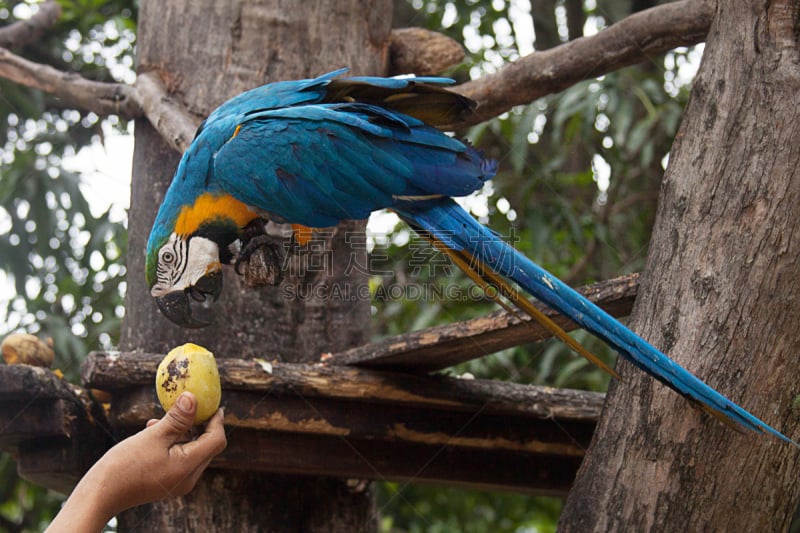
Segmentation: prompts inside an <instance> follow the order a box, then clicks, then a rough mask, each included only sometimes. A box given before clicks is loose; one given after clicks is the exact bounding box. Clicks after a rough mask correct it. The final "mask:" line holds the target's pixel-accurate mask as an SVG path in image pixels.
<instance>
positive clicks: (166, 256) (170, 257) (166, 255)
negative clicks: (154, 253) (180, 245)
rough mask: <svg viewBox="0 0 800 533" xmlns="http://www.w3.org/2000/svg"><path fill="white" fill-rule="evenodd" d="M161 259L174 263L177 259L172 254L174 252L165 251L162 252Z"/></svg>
mask: <svg viewBox="0 0 800 533" xmlns="http://www.w3.org/2000/svg"><path fill="white" fill-rule="evenodd" d="M161 260H162V261H164V262H165V263H172V262H173V261H174V260H175V256H174V255H172V252H164V253H163V254H161Z"/></svg>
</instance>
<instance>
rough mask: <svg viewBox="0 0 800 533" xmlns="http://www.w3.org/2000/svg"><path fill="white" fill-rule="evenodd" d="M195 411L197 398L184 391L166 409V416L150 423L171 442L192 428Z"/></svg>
mask: <svg viewBox="0 0 800 533" xmlns="http://www.w3.org/2000/svg"><path fill="white" fill-rule="evenodd" d="M196 411H197V399H196V398H195V397H194V394H192V393H191V392H184V393H182V394H181V395H180V396H178V399H177V400H175V404H174V405H173V406H172V407H171V408H170V410H169V411H167V414H166V416H164V418H162V419H161V420H159V421H158V422H157V423H156V424H152V425H154V426H155V427H156V428H157V429H158V432H159V433H160V435H161V436H162V437H163V438H165V439H167V440H168V441H169V442H170V444H172V443H174V442H175V441H177V440H178V439H179V438H181V437H182V436H183V435H184V434H185V433H186V432H187V431H189V430H190V429H192V425H193V424H194V414H195V412H196ZM148 427H151V424H150V422H148Z"/></svg>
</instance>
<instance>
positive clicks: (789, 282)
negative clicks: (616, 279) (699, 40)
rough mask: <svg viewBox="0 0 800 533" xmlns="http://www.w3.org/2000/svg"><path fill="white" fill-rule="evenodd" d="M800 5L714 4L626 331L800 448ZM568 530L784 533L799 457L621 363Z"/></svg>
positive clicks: (565, 523) (565, 520) (570, 508)
mask: <svg viewBox="0 0 800 533" xmlns="http://www.w3.org/2000/svg"><path fill="white" fill-rule="evenodd" d="M799 10H800V8H798V5H797V3H796V2H790V1H788V0H787V1H771V2H758V1H754V0H728V1H725V2H719V3H718V8H717V13H716V17H715V21H714V23H713V24H712V27H711V30H710V33H709V36H708V41H707V46H706V50H705V56H704V58H703V63H702V65H701V68H700V72H699V74H698V76H697V78H696V80H695V82H694V87H693V90H692V95H691V99H690V102H689V105H688V108H687V110H686V113H685V119H684V122H683V124H682V126H681V128H680V131H679V133H678V135H677V138H676V141H675V144H674V146H673V150H672V152H671V161H670V166H669V169H668V170H667V173H666V175H665V177H664V182H663V185H662V190H661V198H660V203H659V212H658V216H657V221H656V225H655V230H654V234H653V238H652V242H651V247H650V254H649V257H648V264H647V269H646V273H645V275H644V277H643V280H642V287H641V290H640V292H639V298H638V300H637V304H636V306H635V307H634V314H633V319H632V327H633V329H634V330H636V331H638V332H640V333H641V334H642V335H643V336H644V337H645V338H648V339H650V340H651V341H652V342H654V344H655V345H656V346H659V347H660V348H662V349H664V350H665V351H666V352H668V353H670V354H672V356H673V357H674V358H675V359H676V360H678V361H679V362H680V363H681V364H683V365H685V366H687V367H688V368H689V369H691V370H692V371H694V372H695V373H696V374H698V375H699V376H702V377H703V378H705V379H706V380H707V381H708V383H709V384H710V385H712V386H714V387H716V388H717V389H719V390H720V391H722V392H723V393H725V394H726V395H728V396H729V397H730V398H731V399H733V400H734V401H736V402H739V403H741V404H742V405H743V406H745V407H746V408H747V409H749V410H751V411H752V412H753V413H755V414H756V415H758V416H759V417H762V418H763V419H764V420H765V421H766V422H767V423H769V424H771V425H773V426H774V427H776V428H777V429H779V430H780V431H782V432H784V433H785V434H787V435H789V436H791V437H794V438H795V439H797V438H798V436H799V435H800V433H799V431H798V417H797V415H796V414H793V412H792V402H793V398H795V396H796V395H797V394H798V392H800V387H799V386H798V383H799V382H800V364H798V361H797V353H798V351H800V337H799V336H798V333H797V331H798V329H797V327H798V326H797V325H798V324H800V307H799V306H798V305H797V298H798V295H800V284H799V283H798V277H797V269H798V264H800V240H798V239H797V238H796V232H797V231H799V230H800V222H798V221H800V111H798V106H797V95H798V94H800V93H799V92H798V91H799V90H800V61H798V58H799V57H800V54H798V27H799V24H798V23H799V19H800V17H799V16H798V11H799ZM619 366H620V371H621V374H622V375H623V377H624V378H625V381H624V382H623V383H618V384H615V385H613V386H612V387H611V390H610V392H609V395H608V399H607V404H606V411H605V416H604V418H603V420H602V422H601V424H600V426H599V427H598V430H597V433H596V434H595V439H594V441H593V444H592V446H591V448H590V450H589V455H588V456H587V459H586V460H585V462H584V464H583V466H582V467H581V471H580V472H579V474H578V478H577V480H576V482H575V486H574V488H573V490H572V492H571V493H570V496H569V499H568V501H567V504H566V507H565V509H564V512H563V514H562V519H561V523H560V527H561V530H563V531H581V532H583V531H651V530H666V531H784V530H786V529H787V528H788V526H789V523H790V521H791V518H792V512H793V511H794V509H796V507H797V502H798V498H799V497H800V485H798V483H797V479H798V475H800V454H799V453H798V451H797V450H796V449H795V448H793V447H792V446H791V445H789V444H786V443H784V442H781V441H779V440H778V439H776V438H773V437H768V436H759V435H755V434H752V433H745V434H738V433H736V432H735V431H732V430H731V429H730V428H727V427H725V426H723V425H722V424H720V423H719V422H717V421H716V420H715V419H713V418H712V417H709V416H707V415H705V414H703V413H701V412H699V411H697V410H693V409H691V407H690V405H689V404H688V403H687V402H685V401H684V400H682V399H681V398H680V397H679V396H678V395H676V394H675V393H673V392H672V391H670V390H668V389H667V388H665V387H663V386H662V385H660V384H658V383H656V382H654V381H653V380H652V379H650V378H644V377H641V376H642V374H640V373H638V372H635V371H633V370H632V368H631V366H630V365H627V364H620V365H619Z"/></svg>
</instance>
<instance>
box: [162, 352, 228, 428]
mask: <svg viewBox="0 0 800 533" xmlns="http://www.w3.org/2000/svg"><path fill="white" fill-rule="evenodd" d="M184 391H189V392H191V393H192V394H194V396H195V398H197V413H196V414H195V416H194V423H195V425H197V424H202V423H203V422H205V421H206V420H208V419H209V418H211V415H213V414H214V413H215V412H216V411H217V408H218V407H219V401H220V398H221V396H222V387H221V386H220V382H219V370H218V369H217V361H216V360H215V359H214V354H212V353H211V352H209V351H208V350H206V349H205V348H203V347H202V346H198V345H197V344H192V343H187V344H184V345H183V346H178V347H177V348H173V349H172V350H171V351H170V352H169V353H168V354H167V355H166V357H164V359H163V360H162V361H161V363H160V364H159V365H158V371H157V372H156V394H158V401H159V402H160V403H161V407H163V408H164V410H165V411H169V409H170V408H171V407H172V405H173V404H174V403H175V400H177V399H178V396H180V395H181V393H183V392H184Z"/></svg>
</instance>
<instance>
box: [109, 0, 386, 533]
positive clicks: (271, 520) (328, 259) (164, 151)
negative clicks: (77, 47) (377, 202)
mask: <svg viewBox="0 0 800 533" xmlns="http://www.w3.org/2000/svg"><path fill="white" fill-rule="evenodd" d="M391 12H392V11H391V4H390V2H389V1H388V0H373V1H370V2H367V3H365V2H361V1H358V0H346V1H343V0H316V1H310V2H304V3H297V2H288V1H273V2H260V1H256V0H239V1H234V2H228V1H227V0H173V1H170V2H158V1H155V0H148V1H143V2H141V9H140V20H139V35H138V40H137V47H138V54H139V56H138V70H139V72H151V71H156V72H158V74H159V75H160V77H161V78H162V80H163V81H164V83H165V84H166V86H167V88H168V90H169V92H170V94H171V95H172V97H173V98H175V99H176V100H179V101H180V103H181V104H183V105H185V106H187V107H188V109H189V110H191V111H192V112H194V113H196V114H197V115H198V117H201V116H203V115H205V114H207V113H208V112H210V111H211V110H212V109H213V107H215V106H216V105H218V104H220V103H221V102H222V101H224V100H225V99H227V98H229V97H231V96H233V95H235V94H237V93H239V92H241V91H243V90H245V89H249V88H253V87H255V86H257V85H260V84H262V83H264V82H267V81H277V80H279V79H292V78H300V77H308V76H312V75H319V74H322V73H323V72H326V71H329V70H333V69H335V68H339V67H342V66H350V67H352V69H353V70H352V72H354V73H355V74H378V75H381V74H384V73H385V69H386V62H387V50H388V44H389V35H390V26H391ZM198 122H199V118H198ZM178 158H179V156H178V154H176V153H174V152H172V151H171V150H170V149H169V148H168V147H167V145H166V144H165V143H164V142H163V140H162V139H161V138H160V137H159V136H158V134H156V133H155V131H154V130H153V129H152V128H151V126H150V125H149V124H148V123H147V122H146V121H143V120H139V121H138V122H137V123H136V148H135V153H134V169H133V197H132V202H131V203H132V205H131V211H130V228H129V229H130V237H129V239H130V256H129V259H128V268H129V271H130V272H131V274H132V275H131V276H130V277H129V279H128V291H127V296H126V319H125V324H124V327H123V338H122V341H121V349H123V350H131V351H134V350H142V351H156V352H164V351H165V350H167V349H169V348H171V347H174V346H176V345H178V344H181V343H183V342H187V341H190V340H191V341H192V342H197V343H199V344H203V345H205V346H207V347H208V348H209V349H211V350H212V351H213V352H215V353H216V354H217V356H218V357H225V356H234V357H248V356H252V355H254V354H256V353H260V354H261V355H260V356H263V354H264V353H270V354H274V356H275V357H277V358H280V359H281V360H284V361H293V362H295V361H301V360H308V359H309V358H315V357H318V356H319V354H320V353H322V352H328V351H338V350H343V349H346V348H349V347H352V346H354V345H357V344H361V343H363V342H364V340H365V331H366V329H367V328H366V324H367V323H368V320H369V302H352V301H347V300H345V299H342V298H338V299H337V298H328V297H327V295H326V294H325V292H324V291H317V292H313V293H311V294H310V295H309V296H308V297H306V298H303V299H289V298H287V297H286V294H285V292H284V291H282V290H281V289H280V288H277V289H276V288H272V287H270V288H265V289H263V290H257V291H256V290H253V289H249V288H246V287H244V286H243V284H240V283H239V280H238V279H237V276H236V275H235V274H234V273H233V271H232V269H231V270H230V271H228V272H226V273H225V276H226V280H225V284H226V289H225V291H224V295H223V297H222V300H221V302H219V305H218V306H217V308H218V309H217V311H218V319H217V322H216V324H214V325H213V326H212V327H209V328H207V329H205V330H202V331H190V330H182V329H180V328H177V327H175V326H173V325H171V324H169V322H168V321H166V320H165V319H164V318H163V317H162V316H160V314H159V312H158V309H157V308H156V306H155V305H154V304H153V302H152V299H151V298H150V296H149V294H148V290H147V287H146V285H145V282H144V278H143V274H142V272H144V264H143V263H144V249H145V243H146V239H147V236H148V233H149V230H150V226H151V224H152V221H153V219H154V217H155V211H156V208H157V206H158V205H159V204H160V201H161V199H162V198H163V196H164V192H165V190H166V187H167V185H168V184H169V181H170V180H171V178H172V174H173V172H174V169H175V168H176V166H177V163H178ZM350 230H355V231H359V230H363V227H362V226H346V227H340V228H338V230H337V231H336V233H335V235H334V236H333V237H332V239H333V241H332V242H331V239H330V238H328V239H326V241H325V243H324V250H325V258H324V259H323V261H325V264H324V265H323V266H324V267H325V268H323V269H313V268H309V269H298V268H295V269H293V271H294V272H295V274H296V275H292V276H290V279H288V280H287V282H286V283H290V284H294V285H296V286H297V285H298V284H303V285H304V286H305V284H314V285H315V286H318V287H319V286H320V285H321V284H327V286H329V287H330V286H332V285H334V284H335V283H337V282H339V283H341V282H343V281H344V279H345V274H344V271H345V268H346V267H347V264H348V259H349V256H350V253H351V246H352V245H351V239H346V238H345V233H346V232H347V231H350ZM328 250H333V252H331V253H328V252H327V251H328ZM352 252H353V253H355V254H365V253H366V250H365V249H364V250H361V249H355V250H353V251H352ZM356 259H357V260H360V261H361V262H360V264H364V261H365V260H364V258H363V257H362V258H361V259H359V258H357V257H356ZM328 267H329V268H328ZM358 276H359V273H358V272H357V271H356V272H350V273H349V274H348V276H347V279H346V282H347V283H348V284H350V286H353V285H355V284H358V283H366V280H365V279H360V278H359V277H358ZM295 293H299V291H295ZM304 294H306V293H304ZM223 405H224V397H223ZM236 438H237V435H236V432H235V431H234V432H231V433H230V434H229V441H232V440H234V439H236ZM373 515H374V512H373V499H372V494H371V490H370V489H367V490H363V491H361V492H351V491H348V490H347V487H346V483H345V481H344V480H334V479H315V478H296V477H289V476H264V475H255V474H252V473H247V472H230V471H226V472H222V471H213V470H209V471H208V472H207V473H206V474H205V475H204V477H203V479H201V481H200V483H199V485H198V487H197V488H196V489H195V491H194V492H193V493H192V494H190V495H189V496H188V497H185V498H180V499H174V500H168V501H164V502H160V503H158V504H154V505H151V506H149V507H144V508H137V509H134V510H131V511H129V512H127V513H124V514H123V515H122V516H121V517H120V531H148V530H149V531H225V532H227V531H359V530H365V529H373V524H374V516H373Z"/></svg>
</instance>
